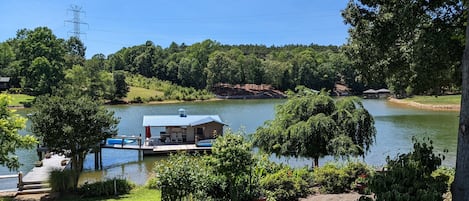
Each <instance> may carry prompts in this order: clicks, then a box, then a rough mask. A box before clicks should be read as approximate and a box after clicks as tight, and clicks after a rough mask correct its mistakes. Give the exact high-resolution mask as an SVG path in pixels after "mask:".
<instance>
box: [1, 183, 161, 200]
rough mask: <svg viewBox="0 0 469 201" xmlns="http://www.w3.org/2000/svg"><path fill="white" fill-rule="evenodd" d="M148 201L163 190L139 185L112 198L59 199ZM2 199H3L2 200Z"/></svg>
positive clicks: (159, 196)
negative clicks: (127, 192)
mask: <svg viewBox="0 0 469 201" xmlns="http://www.w3.org/2000/svg"><path fill="white" fill-rule="evenodd" d="M75 200H82V201H146V200H161V192H160V191H157V190H151V189H148V188H146V187H143V186H139V187H137V188H135V189H133V190H132V191H130V194H127V195H121V196H116V197H111V198H81V197H76V196H71V195H70V196H62V197H61V198H60V199H58V201H75ZM0 201H1V200H0Z"/></svg>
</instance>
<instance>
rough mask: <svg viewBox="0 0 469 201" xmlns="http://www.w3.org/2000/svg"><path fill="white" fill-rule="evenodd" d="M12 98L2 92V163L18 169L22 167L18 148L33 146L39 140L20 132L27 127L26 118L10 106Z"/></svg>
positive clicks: (0, 142) (0, 104)
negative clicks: (17, 152) (17, 153)
mask: <svg viewBox="0 0 469 201" xmlns="http://www.w3.org/2000/svg"><path fill="white" fill-rule="evenodd" d="M10 99H11V98H10V97H9V96H8V95H5V94H0V144H1V146H0V165H2V166H6V167H8V168H9V169H12V170H16V169H18V168H19V167H20V163H19V161H18V157H17V156H16V155H15V152H16V149H26V148H33V146H34V144H36V143H37V140H36V138H35V137H33V136H31V135H20V134H19V133H18V131H19V130H21V129H24V128H25V127H26V119H25V118H23V117H20V116H19V115H18V114H15V113H14V111H12V110H10V109H9V108H8V104H9V103H10V102H11V100H10Z"/></svg>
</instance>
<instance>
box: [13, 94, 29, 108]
mask: <svg viewBox="0 0 469 201" xmlns="http://www.w3.org/2000/svg"><path fill="white" fill-rule="evenodd" d="M8 95H9V96H11V104H10V105H9V106H23V104H24V103H30V102H32V101H33V100H34V96H30V95H26V94H8Z"/></svg>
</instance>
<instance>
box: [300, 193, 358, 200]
mask: <svg viewBox="0 0 469 201" xmlns="http://www.w3.org/2000/svg"><path fill="white" fill-rule="evenodd" d="M360 196H361V195H360V194H358V193H344V194H315V195H310V196H308V197H307V198H302V199H299V200H300V201H357V200H358V199H359V198H360Z"/></svg>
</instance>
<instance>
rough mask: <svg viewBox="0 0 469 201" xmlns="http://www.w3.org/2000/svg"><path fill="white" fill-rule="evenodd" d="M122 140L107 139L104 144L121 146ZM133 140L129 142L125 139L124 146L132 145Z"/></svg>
mask: <svg viewBox="0 0 469 201" xmlns="http://www.w3.org/2000/svg"><path fill="white" fill-rule="evenodd" d="M122 140H123V139H119V138H109V139H107V141H106V144H111V145H112V144H122ZM134 142H135V140H129V139H125V140H124V144H131V143H134Z"/></svg>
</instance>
